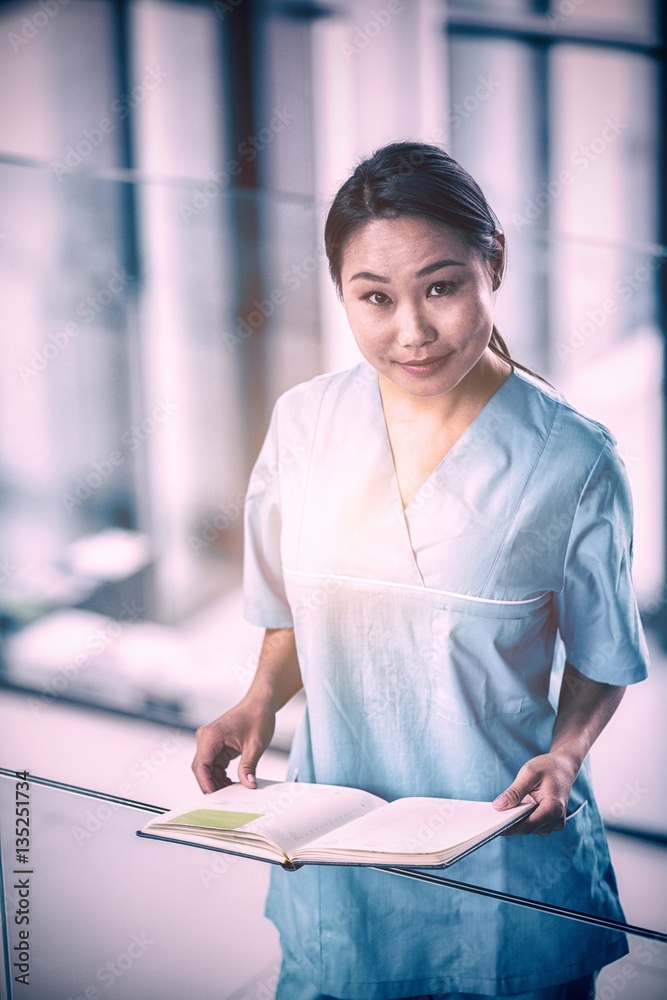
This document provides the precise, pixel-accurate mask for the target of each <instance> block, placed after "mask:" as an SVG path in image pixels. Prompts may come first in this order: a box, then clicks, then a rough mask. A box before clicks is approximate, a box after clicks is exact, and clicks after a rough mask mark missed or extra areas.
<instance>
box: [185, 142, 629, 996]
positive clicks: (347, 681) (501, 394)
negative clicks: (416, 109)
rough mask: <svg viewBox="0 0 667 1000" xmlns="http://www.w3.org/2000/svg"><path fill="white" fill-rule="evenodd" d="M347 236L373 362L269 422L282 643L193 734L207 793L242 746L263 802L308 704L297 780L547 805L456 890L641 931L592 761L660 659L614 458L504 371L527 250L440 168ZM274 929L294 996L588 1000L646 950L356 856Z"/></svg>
mask: <svg viewBox="0 0 667 1000" xmlns="http://www.w3.org/2000/svg"><path fill="white" fill-rule="evenodd" d="M325 244H326V250H327V255H328V259H329V265H330V271H331V275H332V277H333V280H334V283H335V285H336V288H337V290H338V292H339V295H340V297H341V299H342V301H343V304H344V306H345V309H346V312H347V317H348V320H349V323H350V326H351V328H352V332H353V334H354V336H355V338H356V341H357V344H358V345H359V348H360V351H361V353H362V355H363V357H364V359H365V361H364V362H363V363H361V364H360V365H358V366H356V367H355V368H353V369H351V370H349V371H342V372H336V373H334V374H330V375H324V376H320V377H318V378H315V379H313V380H311V381H310V382H307V383H304V384H302V385H298V386H296V387H295V388H294V389H291V390H290V391H289V392H287V393H285V394H284V395H283V396H282V397H281V398H280V399H279V400H278V402H277V404H276V406H275V408H274V411H273V415H272V419H271V424H270V427H269V430H268V434H267V437H266V440H265V443H264V446H263V448H262V451H261V453H260V456H259V458H258V460H257V463H256V465H255V468H254V470H253V474H252V477H251V480H250V485H249V489H248V493H247V498H246V512H245V513H246V549H245V567H244V573H245V576H244V594H245V613H246V616H247V617H248V619H249V620H250V621H251V622H254V623H255V624H257V625H260V626H263V627H264V628H265V629H266V634H265V639H264V643H263V646H262V651H261V655H260V659H259V664H258V667H257V673H256V676H255V678H254V680H253V682H252V685H251V687H250V689H249V691H248V694H247V695H246V697H245V698H244V699H243V700H242V702H241V703H240V704H239V705H237V706H236V707H234V708H232V709H231V710H230V711H228V712H227V713H225V714H224V715H223V716H221V717H220V718H218V719H216V720H215V721H214V722H211V723H209V724H208V725H206V726H203V727H202V728H201V729H200V730H199V731H198V733H197V754H196V757H195V760H194V762H193V770H194V772H195V775H196V777H197V780H198V782H199V784H200V786H201V788H202V789H203V790H204V791H205V792H210V791H213V790H214V789H216V788H218V787H221V786H222V785H224V784H226V783H228V782H229V778H228V777H227V774H226V770H227V767H228V766H229V763H230V761H231V760H232V759H233V758H235V757H237V756H239V755H240V758H241V759H240V764H239V771H238V773H239V778H240V780H241V782H243V784H245V785H246V786H247V787H250V788H252V787H254V786H255V777H254V775H255V771H256V768H257V764H258V761H259V759H260V757H261V755H262V753H263V752H264V750H265V749H266V748H267V746H268V745H269V742H270V740H271V737H272V735H273V731H274V723H275V715H276V712H277V711H278V709H279V708H280V707H281V706H282V705H284V704H285V702H286V701H287V700H288V699H289V698H290V697H291V696H292V695H293V694H295V693H296V692H297V691H298V690H299V689H300V688H301V687H302V686H303V687H304V689H305V692H306V697H307V706H308V707H307V711H306V714H305V716H304V718H303V720H302V722H301V724H300V726H299V729H298V731H297V734H296V736H295V740H294V744H293V747H292V751H291V754H290V760H289V771H288V779H291V780H296V781H317V782H324V783H330V784H341V785H353V786H355V787H359V788H364V789H367V790H369V791H371V792H376V793H378V794H380V795H382V796H383V797H385V798H388V799H392V798H397V797H400V796H408V795H421V796H444V797H451V798H465V799H486V800H495V803H494V804H495V806H496V808H497V809H499V810H502V809H505V808H507V807H509V806H511V805H513V804H515V803H517V802H519V801H520V800H521V799H522V798H523V797H524V796H525V795H531V796H532V797H533V798H534V799H535V801H536V802H537V808H536V809H535V810H534V812H533V813H532V814H531V815H530V816H529V817H528V818H527V819H525V820H524V821H523V822H522V823H521V824H520V825H519V826H517V827H515V828H514V829H513V831H512V832H513V834H514V835H513V836H504V837H500V838H496V840H494V841H492V842H491V843H489V844H487V845H485V846H484V847H483V848H482V849H481V850H479V851H477V852H475V853H474V854H472V855H470V856H469V857H468V858H465V859H463V860H462V861H460V862H458V864H457V865H456V871H455V876H456V878H458V879H460V880H461V881H464V882H472V883H478V884H483V885H487V886H491V887H493V888H497V889H504V890H506V891H509V892H513V893H517V894H520V895H525V896H529V897H532V898H536V899H543V900H546V901H548V902H552V903H557V904H561V905H565V906H569V907H574V908H578V909H581V910H584V911H586V912H589V913H592V914H597V915H602V916H608V917H611V918H615V919H621V920H622V919H623V913H622V910H621V907H620V904H619V901H618V897H617V892H616V882H615V877H614V873H613V870H612V867H611V863H610V860H609V854H608V849H607V844H606V840H605V835H604V830H603V826H602V822H601V819H600V815H599V812H598V809H597V806H596V804H595V799H594V797H593V793H592V790H591V786H590V781H589V777H588V768H587V761H586V758H587V754H588V751H589V750H590V747H591V745H592V744H593V742H594V741H595V739H596V738H597V736H598V735H599V733H600V732H601V730H602V729H603V727H604V726H605V725H606V723H607V722H608V721H609V719H610V718H611V716H612V715H613V713H614V711H615V710H616V708H617V707H618V705H619V703H620V701H621V698H622V696H623V692H624V689H625V686H626V685H627V684H631V683H634V682H635V681H640V680H642V679H643V678H644V677H645V676H646V669H647V653H646V647H645V642H644V638H643V635H642V630H641V624H640V620H639V615H638V611H637V605H636V601H635V597H634V593H633V589H632V582H631V576H630V563H631V551H632V541H631V531H632V524H631V521H632V516H631V501H630V495H629V491H628V484H627V479H626V475H625V472H624V469H623V464H622V462H621V460H620V458H619V455H618V452H617V451H616V448H615V444H614V439H613V437H612V435H611V434H610V432H609V431H608V430H607V429H606V428H605V427H603V426H601V425H600V424H598V423H596V422H595V421H593V420H591V419H589V418H587V417H585V416H582V415H581V414H580V413H578V412H577V411H576V410H575V409H573V408H572V407H571V406H569V405H568V404H567V402H565V400H564V399H563V398H562V397H561V396H560V395H559V394H558V393H557V392H555V391H554V390H552V389H551V387H550V386H548V385H547V384H546V383H545V382H543V381H542V380H541V379H539V378H538V377H536V376H534V375H533V374H532V373H530V372H529V371H528V370H527V369H525V368H524V367H523V366H522V365H520V364H519V363H518V362H516V361H514V360H513V359H512V358H511V357H510V355H509V353H508V350H507V347H506V346H505V343H504V341H503V340H502V339H501V337H500V335H499V334H498V332H497V330H496V328H495V326H494V323H493V305H494V296H495V293H496V291H497V289H498V288H499V286H500V284H501V281H502V277H503V270H504V266H505V239H504V236H503V234H502V232H501V231H500V227H499V225H498V221H497V219H496V218H495V216H494V214H493V212H492V211H491V209H490V208H489V206H488V204H487V202H486V200H485V198H484V195H483V194H482V192H481V190H480V188H479V187H478V185H477V184H476V182H475V181H474V180H473V179H472V178H471V177H470V176H469V175H468V174H467V173H466V171H464V170H463V169H462V167H461V166H460V165H459V164H458V163H456V162H455V161H454V160H453V159H452V158H451V157H449V156H448V155H447V154H446V153H444V152H443V151H442V150H441V149H439V148H437V147H434V146H430V145H424V144H421V143H413V142H401V143H394V144H391V145H389V146H386V147H384V148H382V149H380V150H378V151H377V152H376V153H375V154H374V155H373V156H371V157H370V158H369V159H367V160H365V161H364V162H362V163H361V164H360V165H359V166H358V167H357V168H356V170H355V171H354V173H353V174H352V176H351V177H350V178H349V179H348V180H347V181H346V182H345V183H344V184H343V186H342V187H341V189H340V190H339V192H338V194H337V195H336V197H335V199H334V201H333V204H332V206H331V209H330V211H329V215H328V218H327V223H326V229H325ZM437 821H438V817H437V816H434V825H435V824H436V823H437ZM430 829H431V828H430V827H429V826H428V825H426V824H425V825H424V826H423V827H422V829H420V831H418V832H417V834H416V835H417V836H420V837H422V838H423V839H424V842H425V843H426V842H427V841H428V838H429V835H430V833H429V831H430ZM266 912H267V915H268V916H269V917H270V918H271V919H272V920H273V921H274V923H275V924H276V926H277V927H278V929H279V931H280V934H281V944H282V948H283V965H282V970H281V978H280V983H279V986H278V994H277V996H278V1000H323V998H350V1000H395V998H398V997H417V996H420V997H424V996H431V997H432V996H438V997H448V998H451V1000H455V998H466V1000H472V998H475V997H489V996H511V997H517V998H522V1000H587V998H589V997H593V996H594V992H595V976H596V974H597V971H598V970H599V969H600V968H602V966H604V965H606V964H608V963H609V962H612V961H615V960H616V959H618V958H620V957H621V956H623V955H624V954H626V952H627V943H626V940H625V937H624V936H623V935H621V934H618V933H616V932H611V931H607V930H604V929H601V928H598V927H593V926H589V925H583V924H580V923H575V922H572V921H568V920H564V919H562V918H559V917H556V916H551V915H545V914H539V913H536V912H534V911H531V910H528V909H525V908H522V907H517V906H512V905H509V904H505V903H501V902H497V901H494V900H490V899H487V898H482V897H479V896H475V895H473V894H471V893H467V892H463V891H457V890H451V889H445V888H443V887H440V886H433V885H428V884H425V883H419V882H413V881H410V880H408V879H402V878H397V877H395V876H390V875H387V874H385V873H381V872H376V871H370V870H367V869H359V868H354V867H343V866H340V867H338V866H333V867H325V866H312V867H306V868H302V869H300V870H299V871H298V872H296V873H287V872H285V871H283V870H282V869H280V868H276V869H274V870H272V873H271V887H270V892H269V898H268V902H267V911H266Z"/></svg>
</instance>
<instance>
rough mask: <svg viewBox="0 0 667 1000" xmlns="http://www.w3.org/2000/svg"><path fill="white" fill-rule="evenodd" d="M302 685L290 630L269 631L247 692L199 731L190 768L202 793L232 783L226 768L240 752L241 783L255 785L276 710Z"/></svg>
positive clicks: (272, 730)
mask: <svg viewBox="0 0 667 1000" xmlns="http://www.w3.org/2000/svg"><path fill="white" fill-rule="evenodd" d="M302 686H303V685H302V681H301V672H300V670H299V661H298V659H297V654H296V644H295V642H294V629H292V628H281V629H267V630H266V632H265V634H264V642H263V643H262V649H261V652H260V654H259V662H258V664H257V671H256V673H255V676H254V678H253V681H252V684H251V685H250V688H249V690H248V693H247V694H246V695H245V697H244V698H243V699H242V700H241V701H240V702H239V704H238V705H236V706H235V707H234V708H232V709H230V710H229V711H228V712H225V713H224V715H221V716H220V717H219V718H217V719H214V721H213V722H209V723H208V724H207V725H205V726H201V727H200V728H199V729H198V730H197V753H196V754H195V758H194V760H193V762H192V770H193V771H194V774H195V777H196V779H197V782H198V784H199V787H200V788H201V790H202V791H203V792H214V791H215V790H216V789H217V788H223V787H224V786H225V785H229V784H231V780H230V778H228V777H227V773H226V772H227V768H228V767H229V763H230V761H232V760H233V759H234V758H235V757H238V756H239V754H240V755H241V761H240V763H239V771H238V773H239V780H240V782H241V784H243V785H245V786H246V787H247V788H256V787H257V785H256V782H255V771H256V768H257V762H258V760H259V758H260V757H261V756H262V754H263V753H264V751H265V750H266V748H267V747H268V745H269V743H270V742H271V737H272V736H273V732H274V729H275V724H276V712H277V711H278V709H280V708H282V707H283V705H284V704H285V703H286V702H288V701H289V699H290V698H291V697H292V695H294V694H296V693H297V691H299V690H300V689H301V687H302Z"/></svg>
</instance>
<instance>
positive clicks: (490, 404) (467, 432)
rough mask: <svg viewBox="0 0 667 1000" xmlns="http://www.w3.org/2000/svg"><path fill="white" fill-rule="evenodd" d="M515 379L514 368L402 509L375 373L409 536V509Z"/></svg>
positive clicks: (395, 488)
mask: <svg viewBox="0 0 667 1000" xmlns="http://www.w3.org/2000/svg"><path fill="white" fill-rule="evenodd" d="M369 367H370V366H369ZM517 378H518V376H517V374H516V370H515V369H514V368H512V371H511V372H510V374H509V375H508V376H507V378H506V379H505V381H504V382H503V383H502V384H501V385H499V386H498V388H497V389H496V391H495V392H494V393H493V394H492V395H491V396H489V398H488V399H487V401H486V403H485V404H484V406H483V407H482V408H481V410H480V411H479V413H477V414H476V415H475V416H474V417H473V419H472V420H471V421H470V423H469V424H468V426H467V427H466V428H465V430H464V431H463V433H462V434H460V435H459V437H458V438H457V439H456V441H455V442H454V444H453V445H452V447H451V448H449V450H448V451H447V453H446V455H444V456H443V458H442V459H441V460H440V461H439V462H438V464H437V465H436V466H435V468H433V469H432V470H431V472H430V473H429V475H428V476H427V477H426V479H425V480H424V482H423V483H422V484H421V485H420V487H419V489H418V490H417V491H416V493H414V495H413V496H412V497H411V498H410V502H409V503H408V504H406V506H405V507H404V506H403V497H402V496H401V489H400V486H399V483H398V474H397V472H396V465H395V462H394V456H393V453H392V449H391V440H390V437H389V429H388V427H387V421H386V418H385V414H384V406H383V404H382V393H381V391H380V379H379V375H378V373H377V372H375V379H374V380H373V383H372V386H373V392H374V394H375V402H376V405H377V407H378V408H379V418H380V420H381V421H382V426H383V428H384V440H385V446H386V447H385V451H386V457H387V459H388V461H389V464H390V466H391V473H392V476H391V479H392V489H393V493H394V502H397V503H398V506H399V509H400V511H401V513H402V514H403V516H404V518H405V521H406V528H407V530H408V534H409V530H410V529H409V524H408V521H407V518H408V516H409V514H410V508H411V507H413V504H415V503H416V501H417V500H418V498H420V496H421V494H422V493H423V491H424V490H425V489H426V487H427V486H428V485H429V483H431V482H432V480H434V479H436V478H437V477H438V476H439V475H440V474H441V473H442V471H443V469H444V468H445V466H446V465H448V464H450V461H451V462H454V461H455V460H456V456H457V454H458V453H459V452H460V451H461V450H462V447H463V445H464V444H465V442H466V441H467V440H468V439H469V438H470V437H471V436H472V434H474V433H475V431H476V430H478V429H479V427H480V425H481V424H483V423H484V421H485V419H487V418H488V415H489V414H490V413H492V411H493V410H494V409H495V408H496V406H497V405H498V403H499V402H502V399H503V397H504V396H505V395H506V392H504V391H503V390H505V389H506V387H507V386H510V383H512V385H511V386H510V388H509V389H507V391H510V389H511V388H512V387H513V385H514V383H515V381H516V379H517ZM420 575H421V574H420Z"/></svg>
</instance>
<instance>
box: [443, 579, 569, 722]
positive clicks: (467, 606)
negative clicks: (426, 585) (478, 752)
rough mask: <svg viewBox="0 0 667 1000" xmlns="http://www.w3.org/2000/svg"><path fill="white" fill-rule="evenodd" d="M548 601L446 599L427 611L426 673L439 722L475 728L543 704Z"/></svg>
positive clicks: (550, 631)
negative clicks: (513, 602)
mask: <svg viewBox="0 0 667 1000" xmlns="http://www.w3.org/2000/svg"><path fill="white" fill-rule="evenodd" d="M550 596H551V595H550V594H544V595H542V596H541V597H539V598H537V599H536V600H535V601H526V602H520V603H516V604H503V603H500V602H499V603H497V604H492V603H490V602H489V603H488V604H487V603H482V602H477V601H471V600H470V599H466V598H456V599H451V600H450V599H447V603H446V605H444V606H443V605H442V604H440V605H439V606H437V607H434V608H433V609H432V610H431V644H430V657H429V668H430V675H431V683H432V692H433V705H434V709H435V712H436V714H437V715H438V716H439V717H440V718H442V719H445V720H446V721H448V722H453V723H456V724H457V725H461V726H474V725H477V724H479V723H482V722H484V721H486V720H487V719H492V718H494V717H496V716H507V715H510V716H511V715H517V714H518V713H519V712H522V711H526V710H528V709H530V708H531V707H536V705H537V703H538V702H542V703H543V702H544V701H545V700H546V698H547V694H548V689H549V677H550V673H551V665H552V660H553V647H554V636H555V629H554V628H553V627H552V624H551V622H552V615H551V600H550Z"/></svg>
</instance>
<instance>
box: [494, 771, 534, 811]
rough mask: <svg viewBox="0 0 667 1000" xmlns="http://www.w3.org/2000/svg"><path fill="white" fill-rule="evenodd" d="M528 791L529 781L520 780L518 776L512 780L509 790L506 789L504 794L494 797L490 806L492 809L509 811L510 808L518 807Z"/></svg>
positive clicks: (525, 779)
mask: <svg viewBox="0 0 667 1000" xmlns="http://www.w3.org/2000/svg"><path fill="white" fill-rule="evenodd" d="M529 791H530V781H528V779H527V778H526V777H524V778H523V780H520V778H519V776H518V775H517V777H516V778H515V779H514V781H513V782H512V784H511V785H510V786H509V788H506V789H505V791H504V792H501V793H500V795H498V796H496V798H495V799H494V800H493V802H492V805H493V808H494V809H511V808H512V806H518V805H520V804H521V802H523V800H524V798H525V797H526V795H527V794H528V792H529Z"/></svg>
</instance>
